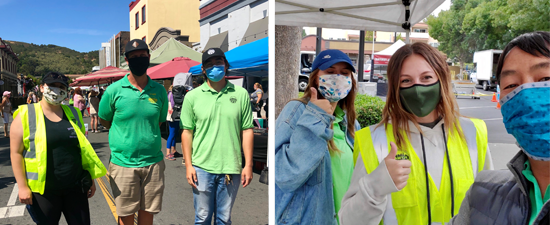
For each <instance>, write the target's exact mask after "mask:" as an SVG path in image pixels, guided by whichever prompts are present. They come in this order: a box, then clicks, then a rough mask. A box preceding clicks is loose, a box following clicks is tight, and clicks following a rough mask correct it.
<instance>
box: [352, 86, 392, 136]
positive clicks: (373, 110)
mask: <svg viewBox="0 0 550 225" xmlns="http://www.w3.org/2000/svg"><path fill="white" fill-rule="evenodd" d="M385 104H386V103H385V102H384V101H382V99H381V98H379V97H376V96H369V95H361V94H358V95H357V96H356V97H355V112H356V114H357V121H359V124H361V128H365V127H368V126H370V125H374V124H377V123H379V122H380V121H381V120H382V109H384V105H385Z"/></svg>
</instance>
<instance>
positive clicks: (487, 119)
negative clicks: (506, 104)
mask: <svg viewBox="0 0 550 225" xmlns="http://www.w3.org/2000/svg"><path fill="white" fill-rule="evenodd" d="M482 120H484V121H488V120H502V118H491V119H482Z"/></svg>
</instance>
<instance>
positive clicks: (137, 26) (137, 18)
mask: <svg viewBox="0 0 550 225" xmlns="http://www.w3.org/2000/svg"><path fill="white" fill-rule="evenodd" d="M138 28H139V12H137V13H136V30H137V29H138Z"/></svg>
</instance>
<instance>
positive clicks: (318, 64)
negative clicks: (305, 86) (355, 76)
mask: <svg viewBox="0 0 550 225" xmlns="http://www.w3.org/2000/svg"><path fill="white" fill-rule="evenodd" d="M339 62H345V63H347V64H349V65H350V67H351V70H352V71H353V72H354V73H355V67H353V63H352V62H351V59H350V58H349V57H348V55H346V54H345V53H343V52H342V51H340V50H336V49H328V50H325V51H322V52H321V53H319V55H318V56H317V57H315V60H314V61H313V65H312V66H311V70H312V71H314V70H316V69H320V70H326V69H328V68H330V67H331V66H332V65H334V64H336V63H339Z"/></svg>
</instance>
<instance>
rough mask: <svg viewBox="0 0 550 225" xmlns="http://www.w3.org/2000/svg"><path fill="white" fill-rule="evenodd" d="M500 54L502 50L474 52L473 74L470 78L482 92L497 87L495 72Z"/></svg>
mask: <svg viewBox="0 0 550 225" xmlns="http://www.w3.org/2000/svg"><path fill="white" fill-rule="evenodd" d="M501 54H502V50H495V49H489V50H485V51H478V52H474V72H472V74H471V75H470V77H471V79H472V81H473V82H475V83H476V84H478V85H481V87H483V90H484V91H487V90H489V89H490V88H496V87H497V80H496V72H497V71H496V70H497V64H498V58H499V57H500V55H501Z"/></svg>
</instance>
